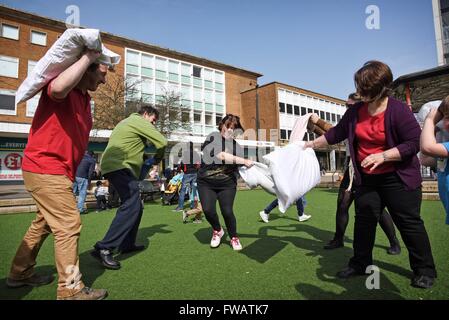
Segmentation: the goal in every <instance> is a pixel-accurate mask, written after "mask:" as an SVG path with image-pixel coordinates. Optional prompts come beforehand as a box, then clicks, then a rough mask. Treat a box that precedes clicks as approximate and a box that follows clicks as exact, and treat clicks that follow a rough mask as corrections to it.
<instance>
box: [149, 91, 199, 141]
mask: <svg viewBox="0 0 449 320" xmlns="http://www.w3.org/2000/svg"><path fill="white" fill-rule="evenodd" d="M163 92H164V94H163V95H162V96H160V97H159V98H158V99H157V102H156V106H155V107H156V109H157V110H158V111H159V120H158V121H157V122H156V128H157V129H158V130H159V131H160V132H161V133H162V134H163V135H164V136H166V137H169V136H171V135H172V134H173V133H176V132H178V133H181V134H182V133H190V132H191V131H192V125H191V122H190V108H186V107H184V106H182V105H181V103H180V102H181V94H180V93H178V92H175V91H173V90H166V89H163Z"/></svg>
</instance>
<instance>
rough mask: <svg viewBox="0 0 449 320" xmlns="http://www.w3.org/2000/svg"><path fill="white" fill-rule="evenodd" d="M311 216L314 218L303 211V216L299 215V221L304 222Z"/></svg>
mask: <svg viewBox="0 0 449 320" xmlns="http://www.w3.org/2000/svg"><path fill="white" fill-rule="evenodd" d="M310 218H312V216H311V215H308V214H305V213H303V215H302V216H300V217H298V220H299V222H304V221H307V220H309V219H310Z"/></svg>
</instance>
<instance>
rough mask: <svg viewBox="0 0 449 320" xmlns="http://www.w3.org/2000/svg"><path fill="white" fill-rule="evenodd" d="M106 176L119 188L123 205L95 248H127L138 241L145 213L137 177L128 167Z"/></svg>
mask: <svg viewBox="0 0 449 320" xmlns="http://www.w3.org/2000/svg"><path fill="white" fill-rule="evenodd" d="M105 178H106V179H108V180H109V182H110V183H112V185H113V186H114V187H115V189H116V190H117V192H118V194H119V196H120V199H121V205H120V207H119V208H118V210H117V213H116V215H115V218H114V220H112V223H111V226H110V227H109V230H108V231H107V233H106V235H105V236H104V238H103V240H101V241H99V242H97V243H96V244H95V248H96V249H97V250H101V249H109V250H113V249H115V248H118V249H119V250H126V249H128V248H130V247H132V246H134V245H135V243H136V237H137V230H138V229H139V224H140V219H141V218H142V213H143V207H142V202H141V200H140V192H139V186H138V183H137V179H136V177H134V175H133V174H132V173H131V171H129V170H128V169H122V170H117V171H113V172H110V173H108V174H106V175H105Z"/></svg>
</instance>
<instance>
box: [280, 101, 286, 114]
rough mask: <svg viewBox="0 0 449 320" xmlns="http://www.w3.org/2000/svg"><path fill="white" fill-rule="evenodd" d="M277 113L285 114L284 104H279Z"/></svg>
mask: <svg viewBox="0 0 449 320" xmlns="http://www.w3.org/2000/svg"><path fill="white" fill-rule="evenodd" d="M279 112H285V103H282V102H279Z"/></svg>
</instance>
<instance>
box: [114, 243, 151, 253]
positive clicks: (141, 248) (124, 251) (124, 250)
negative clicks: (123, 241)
mask: <svg viewBox="0 0 449 320" xmlns="http://www.w3.org/2000/svg"><path fill="white" fill-rule="evenodd" d="M143 250H145V246H143V245H141V246H138V245H134V246H132V247H130V248H126V249H121V250H120V253H122V254H123V253H131V252H139V251H143Z"/></svg>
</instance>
